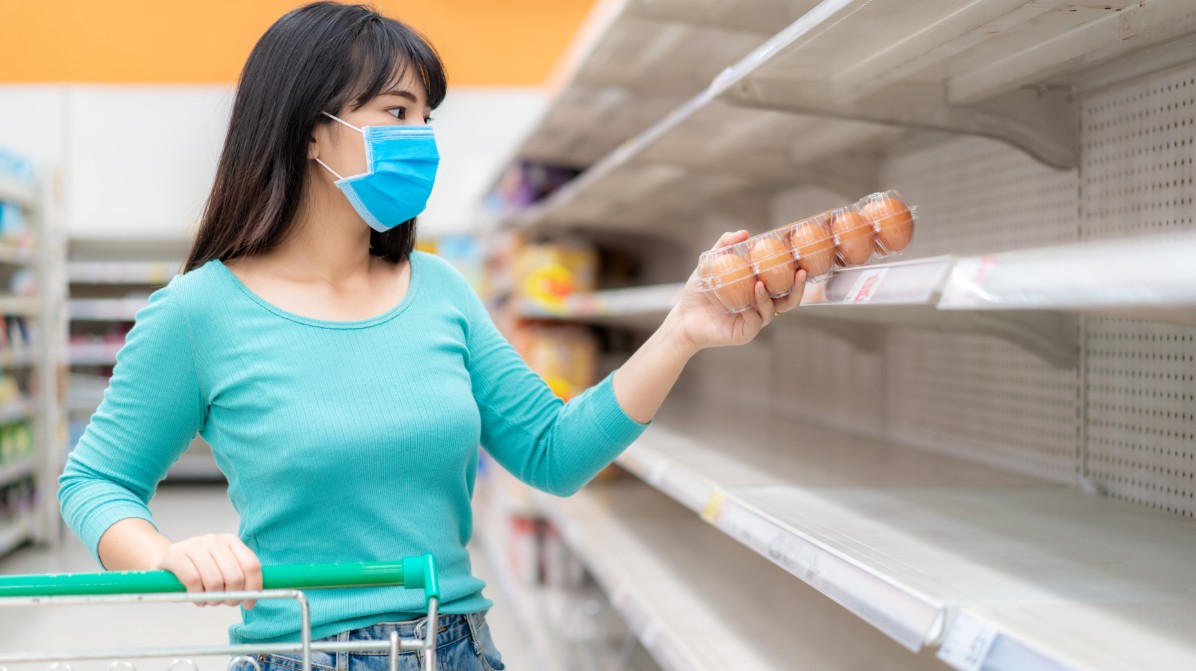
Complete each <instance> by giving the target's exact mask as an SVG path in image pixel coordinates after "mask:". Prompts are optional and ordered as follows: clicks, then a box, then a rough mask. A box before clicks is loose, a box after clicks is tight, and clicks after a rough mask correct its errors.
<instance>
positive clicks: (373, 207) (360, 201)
mask: <svg viewBox="0 0 1196 671" xmlns="http://www.w3.org/2000/svg"><path fill="white" fill-rule="evenodd" d="M324 115H325V116H327V117H329V118H331V119H332V120H334V121H338V122H340V123H342V124H344V125H346V126H348V127H349V128H352V129H353V130H355V131H357V132H358V133H361V134H362V136H363V137H364V138H365V170H366V171H365V172H363V173H362V174H360V175H354V176H352V177H341V176H340V175H339V174H338V173H337V172H336V171H335V170H333V169H332V168H329V167H328V165H327V164H326V163H324V162H323V161H321V160H320V159H318V158H317V159H316V162H317V163H319V164H320V165H322V166H324V169H325V170H327V171H328V172H330V173H332V174H333V175H336V186H337V188H339V189H340V190H341V191H342V192H344V194H345V197H347V198H348V199H349V202H350V203H352V204H353V209H355V210H357V214H359V215H361V218H362V219H364V220H365V223H367V224H369V225H370V228H372V229H374V230H375V231H380V232H386V231H389V230H390V229H392V228H394V227H395V226H398V225H399V224H402V223H404V222H406V221H409V220H411V219H414V218H415V216H416V215H417V214H419V213H420V212H423V211H424V208H425V207H427V205H428V196H430V195H431V194H432V184H433V183H434V182H435V181H436V168H437V166H439V165H440V153H439V152H437V150H436V136H435V135H433V134H432V127H431V126H364V127H362V128H358V127H357V126H354V125H353V124H351V123H348V122H347V121H344V120H342V119H338V118H337V117H335V116H333V115H331V114H329V113H327V112H324Z"/></svg>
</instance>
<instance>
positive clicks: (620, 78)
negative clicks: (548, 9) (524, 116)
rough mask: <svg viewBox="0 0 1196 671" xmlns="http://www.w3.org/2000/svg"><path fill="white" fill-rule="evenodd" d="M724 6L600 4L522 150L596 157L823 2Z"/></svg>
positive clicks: (747, 0)
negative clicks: (548, 103) (546, 107)
mask: <svg viewBox="0 0 1196 671" xmlns="http://www.w3.org/2000/svg"><path fill="white" fill-rule="evenodd" d="M705 4H707V3H700V5H705ZM718 4H719V7H718V8H717V10H718V13H717V14H716V13H715V8H712V7H704V6H693V5H694V3H668V2H660V1H659V0H605V1H604V2H599V3H597V4H596V6H595V8H594V10H593V11H592V12H591V13H590V16H589V18H588V19H587V21H586V23H585V24H584V25H583V26H582V29H581V30H580V31H579V34H578V37H577V38H576V39H575V40H574V42H573V43H572V45H571V46H570V48H569V51H568V52H567V53H566V55H565V57H564V58H563V60H562V61H561V64H560V65H559V66H558V68H557V69H556V71H555V72H554V74H553V76H552V77H551V79H550V82H551V83H550V90H551V91H552V94H553V101H552V103H551V105H550V106H549V108H548V109H547V111H546V112H545V114H544V116H543V118H542V119H541V120H540V122H539V123H538V124H537V125H536V128H535V130H534V131H533V132H532V133H531V135H529V136H528V138H527V139H526V140H525V141H524V142H523V144H522V146H521V147H520V148H519V150H518V152H517V155H518V156H519V157H521V158H525V159H531V160H536V161H543V162H547V163H552V164H557V165H570V166H578V167H584V166H588V165H590V164H592V163H593V162H594V161H596V160H598V159H599V158H601V157H602V156H604V155H606V154H607V153H609V152H610V151H611V150H613V149H614V148H615V147H616V146H617V145H618V144H619V143H620V142H622V141H623V140H624V139H626V138H628V137H631V136H633V135H635V134H636V133H639V132H640V131H642V130H643V129H645V128H647V127H648V126H650V125H651V124H652V123H653V122H655V121H657V120H659V119H660V118H661V117H663V116H665V115H666V114H668V113H669V112H670V111H672V110H673V109H674V108H675V107H676V106H677V105H678V104H679V103H681V102H682V101H684V100H685V99H686V98H688V97H690V96H693V95H694V94H696V93H697V92H698V91H700V90H701V89H702V88H703V87H704V86H706V85H707V84H708V83H709V82H710V80H711V79H712V78H714V76H715V75H717V74H718V73H719V72H720V71H721V70H723V68H725V67H726V66H727V65H729V64H731V63H734V62H735V61H736V60H738V59H740V58H742V57H743V56H745V55H746V54H748V53H749V52H751V50H752V49H754V48H755V47H757V46H759V45H760V43H762V42H763V41H764V40H765V39H766V38H767V37H768V36H769V35H772V34H773V33H775V32H776V31H777V30H779V29H781V28H782V27H784V26H785V25H786V24H788V23H789V22H790V21H792V20H793V19H794V18H796V17H797V16H800V15H801V13H802V12H804V11H806V10H807V9H809V8H810V7H813V6H814V5H816V4H817V0H799V1H797V2H788V3H779V2H773V1H771V0H770V1H769V2H760V0H726V1H724V2H720V3H718ZM730 18H734V19H735V20H728V19H730Z"/></svg>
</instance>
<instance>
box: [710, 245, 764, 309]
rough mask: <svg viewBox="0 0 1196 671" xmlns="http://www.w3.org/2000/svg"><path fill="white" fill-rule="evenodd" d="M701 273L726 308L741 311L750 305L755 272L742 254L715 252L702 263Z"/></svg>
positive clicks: (754, 284) (754, 285)
mask: <svg viewBox="0 0 1196 671" xmlns="http://www.w3.org/2000/svg"><path fill="white" fill-rule="evenodd" d="M702 275H703V277H704V278H706V281H707V285H708V286H710V287H711V288H712V289H714V293H715V295H717V296H718V298H719V300H720V301H722V304H723V306H724V307H726V308H727V310H729V311H731V312H743V311H744V310H746V309H748V308H750V307H752V293H753V290H754V289H755V287H756V273H754V272H753V271H752V265H751V264H750V263H748V262H747V260H745V259H744V258H743V257H742V256H740V255H738V254H736V253H734V252H727V253H725V254H715V255H713V256H711V257H710V258H709V259H708V260H707V262H706V263H705V264H703V267H702Z"/></svg>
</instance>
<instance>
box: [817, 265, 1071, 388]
mask: <svg viewBox="0 0 1196 671" xmlns="http://www.w3.org/2000/svg"><path fill="white" fill-rule="evenodd" d="M956 264H957V260H956V259H955V258H954V257H951V256H939V257H932V258H925V259H915V260H912V261H900V262H896V263H887V264H877V265H872V266H862V267H858V268H846V269H841V270H839V271H838V272H837V273H836V274H835V275H834V276H833V277H832V278H831V279H830V280H828V281H826V282H823V283H819V284H808V285H807V286H806V293H805V295H804V296H803V298H802V307H801V308H799V309H798V310H797V312H796V313H795V314H796V316H798V317H801V318H803V319H806V320H807V323H811V324H814V325H815V326H817V327H818V328H822V329H824V330H827V331H829V332H831V333H832V334H834V335H836V336H839V337H842V338H844V339H846V340H848V341H849V342H851V343H852V344H853V345H856V346H857V347H860V348H862V349H868V350H871V349H874V348H876V347H879V346H880V342H881V339H880V338H878V337H876V335H875V334H874V333H871V332H869V331H867V330H861V329H859V328H857V327H856V326H854V325H853V326H851V327H848V328H843V327H842V322H857V323H859V322H862V323H865V324H875V325H880V326H910V327H914V328H922V329H932V330H939V331H958V332H967V333H980V334H984V335H990V336H995V337H998V338H1002V339H1005V340H1007V341H1009V342H1012V343H1014V344H1016V345H1018V346H1020V347H1022V348H1023V349H1025V350H1027V351H1029V352H1031V353H1033V354H1035V355H1037V356H1038V357H1040V358H1041V359H1043V360H1044V361H1046V362H1047V363H1050V364H1051V365H1055V366H1061V367H1070V366H1074V365H1076V361H1077V357H1078V353H1079V328H1078V326H1077V321H1076V319H1075V317H1074V316H1073V315H1068V314H1063V313H1059V312H1052V311H1045V310H1044V311H1037V312H1033V313H1031V312H1026V311H1023V310H1019V309H1017V308H1015V307H1013V306H1010V309H1004V310H999V309H992V310H941V309H939V303H940V295H941V292H942V290H943V286H944V283H945V282H946V281H947V279H948V277H951V276H952V272H953V269H954V268H955V266H956ZM812 318H817V319H818V320H817V321H813V319H812Z"/></svg>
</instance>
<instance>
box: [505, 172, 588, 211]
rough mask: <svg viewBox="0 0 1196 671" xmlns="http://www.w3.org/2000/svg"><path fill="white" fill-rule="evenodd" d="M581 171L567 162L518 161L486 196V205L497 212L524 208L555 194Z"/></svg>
mask: <svg viewBox="0 0 1196 671" xmlns="http://www.w3.org/2000/svg"><path fill="white" fill-rule="evenodd" d="M579 172H580V171H578V170H576V169H574V168H567V167H564V166H556V165H548V164H545V163H537V162H535V161H516V162H515V163H513V164H511V165H510V166H509V167H508V168H507V170H506V171H505V172H504V173H503V175H502V177H500V178H499V180H498V184H497V185H496V186H495V187H494V190H493V191H491V192H490V194H489V195H488V196H487V197H486V207H487V209H488V210H490V211H491V212H493V213H496V214H503V213H507V212H512V211H515V210H519V209H523V208H525V207H527V206H529V205H532V204H534V203H537V202H539V201H541V200H543V199H545V198H547V197H548V196H550V195H552V194H553V193H554V192H555V191H556V190H557V189H559V188H561V187H562V186H564V185H565V184H567V183H568V182H569V181H570V180H572V179H573V178H574V177H577V175H578V174H579Z"/></svg>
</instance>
